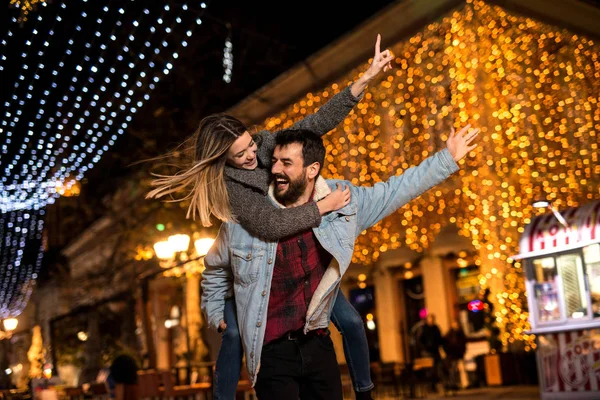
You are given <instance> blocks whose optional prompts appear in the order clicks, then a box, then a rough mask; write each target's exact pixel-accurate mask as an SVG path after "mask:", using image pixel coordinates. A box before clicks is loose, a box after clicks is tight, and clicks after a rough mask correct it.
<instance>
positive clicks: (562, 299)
mask: <svg viewBox="0 0 600 400" xmlns="http://www.w3.org/2000/svg"><path fill="white" fill-rule="evenodd" d="M561 214H562V216H563V217H564V219H565V221H566V224H562V223H561V222H560V221H559V220H558V219H557V218H556V216H555V215H554V214H551V213H548V214H545V215H541V216H539V217H536V218H534V219H533V220H532V221H531V223H530V224H529V225H527V226H526V227H525V230H524V233H523V236H522V237H521V240H520V250H521V253H520V254H519V255H517V256H515V257H513V258H516V259H520V260H521V261H522V265H523V267H524V271H525V276H526V289H527V295H528V296H527V301H528V306H529V322H530V324H531V333H533V334H536V336H537V344H538V351H537V360H538V367H539V368H538V374H539V378H540V385H541V398H542V399H544V400H548V399H600V201H595V202H592V203H588V204H585V205H582V206H581V207H578V208H570V209H567V210H564V211H562V213H561Z"/></svg>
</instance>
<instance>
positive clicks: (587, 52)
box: [265, 1, 600, 349]
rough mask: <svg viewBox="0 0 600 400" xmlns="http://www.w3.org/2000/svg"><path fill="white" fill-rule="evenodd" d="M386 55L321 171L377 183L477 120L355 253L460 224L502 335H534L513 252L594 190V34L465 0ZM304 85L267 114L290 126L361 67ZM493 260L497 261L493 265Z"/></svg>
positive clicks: (422, 241)
mask: <svg viewBox="0 0 600 400" xmlns="http://www.w3.org/2000/svg"><path fill="white" fill-rule="evenodd" d="M391 50H392V51H393V52H394V54H396V55H397V58H396V60H395V65H394V69H393V70H392V72H391V73H388V74H384V77H382V78H380V80H379V81H378V82H372V83H371V84H370V85H369V88H368V89H367V92H366V94H365V96H364V99H363V100H362V102H361V103H360V104H359V105H358V106H357V108H356V109H355V110H354V112H353V113H352V114H351V115H350V116H348V117H347V118H346V120H345V121H344V122H343V124H342V125H341V126H339V127H338V128H337V129H336V130H334V131H333V132H332V133H330V134H328V135H327V136H325V145H326V147H327V161H326V165H325V168H324V171H323V174H324V175H325V176H326V177H328V178H341V179H348V180H350V181H351V182H352V183H354V184H357V185H372V184H374V183H375V182H379V181H382V180H386V179H388V178H389V177H390V176H391V175H394V174H399V173H402V172H404V171H406V170H407V169H408V168H409V167H411V166H414V165H417V164H419V163H420V162H421V161H423V160H424V159H425V158H427V157H429V156H430V155H432V154H434V153H435V152H437V151H438V150H440V149H442V148H443V146H444V142H445V140H446V139H447V135H448V132H449V131H450V128H451V127H455V128H456V129H458V128H461V127H463V126H465V125H466V124H467V123H471V124H472V125H473V126H474V127H479V128H480V129H481V133H480V134H479V138H478V142H479V149H477V150H476V151H474V153H473V154H472V156H471V157H468V158H467V159H466V160H464V161H462V162H461V170H460V171H459V172H458V173H456V174H455V175H454V176H452V177H451V178H450V179H448V180H447V181H446V182H444V183H443V184H442V185H439V186H438V187H436V188H434V189H432V190H430V191H428V192H427V193H425V194H423V195H422V196H421V197H420V198H418V199H416V200H414V201H412V202H411V203H410V204H408V205H407V206H405V207H403V208H402V209H400V210H399V211H398V212H397V213H394V214H393V215H391V216H390V217H388V218H386V219H385V220H384V221H382V222H381V223H379V224H377V225H376V226H374V227H373V228H371V229H368V230H367V231H365V232H363V233H362V235H361V236H360V237H359V239H358V241H357V244H356V248H355V253H354V257H353V261H354V262H355V263H360V264H370V263H372V262H374V261H376V260H377V259H378V258H379V256H380V255H381V253H383V252H386V251H388V250H390V249H396V248H398V247H400V246H402V245H403V244H404V245H406V246H408V247H409V248H411V249H413V250H415V251H419V252H421V251H423V250H424V249H426V248H427V247H428V246H429V245H430V244H431V243H432V241H433V240H434V238H435V236H436V234H437V233H438V232H439V231H440V229H441V228H442V227H444V226H446V225H448V224H454V225H456V226H458V228H459V229H460V233H461V234H462V235H464V236H466V237H468V238H470V240H471V242H472V244H473V246H474V248H475V249H476V250H477V251H478V252H479V256H480V260H481V263H480V268H481V275H480V276H479V280H480V283H481V284H482V288H486V287H490V289H491V290H492V293H493V294H494V295H495V300H496V304H497V306H496V308H495V314H496V315H495V316H496V320H497V321H498V323H499V325H500V326H501V328H503V329H504V332H503V335H502V341H503V342H504V343H505V344H507V343H512V342H514V341H515V340H522V341H525V342H526V347H525V348H526V349H530V348H535V343H534V342H533V336H530V335H527V334H526V333H525V332H526V331H527V330H528V329H529V324H528V322H527V318H528V315H527V312H526V310H525V307H526V305H527V301H526V299H525V287H524V280H523V273H522V270H521V264H520V263H519V262H511V260H508V257H509V256H510V255H513V254H517V253H518V239H519V236H520V234H521V233H522V232H523V227H524V225H526V224H527V223H528V222H529V221H530V219H531V218H532V217H533V216H534V215H537V213H539V212H543V210H537V209H534V208H533V207H532V204H533V202H534V201H535V200H539V199H548V200H549V201H551V202H552V203H553V204H554V205H555V207H556V208H558V209H560V208H564V207H567V206H578V205H580V204H582V203H585V202H587V201H590V200H591V199H594V198H599V197H600V191H599V187H600V162H599V156H598V155H599V152H598V142H599V140H598V135H597V132H598V130H599V129H600V108H599V107H598V102H599V100H600V60H599V57H598V55H599V54H600V47H599V46H598V45H596V44H595V43H594V42H593V41H592V40H589V39H587V38H585V37H582V36H579V35H576V34H573V33H571V32H569V31H567V30H564V29H558V28H555V27H552V26H550V25H547V24H544V23H541V22H537V21H535V20H533V19H530V18H526V17H522V16H515V15H511V14H509V13H507V12H505V11H504V10H503V9H502V8H500V7H497V6H490V5H488V4H486V3H484V2H482V1H469V2H467V3H466V4H465V6H464V8H462V9H460V10H457V11H455V12H453V13H451V14H449V15H448V16H446V17H445V18H443V19H441V20H440V21H438V22H435V23H432V24H430V25H428V26H427V27H425V29H424V30H422V31H421V32H420V33H418V34H416V35H414V36H413V37H411V38H410V39H408V40H405V41H403V42H400V43H397V44H395V45H393V46H391ZM366 68H367V64H364V65H361V66H360V67H359V68H357V69H355V70H353V71H351V72H349V73H348V74H347V75H346V76H345V77H343V78H342V79H340V80H338V81H337V82H334V83H332V84H330V85H329V86H328V87H326V88H325V89H324V90H322V91H319V92H313V93H308V94H307V95H306V96H305V97H304V98H303V99H301V100H300V101H299V102H297V103H295V104H293V105H292V106H290V107H289V108H287V109H286V110H284V111H283V112H282V113H281V114H280V115H278V116H276V117H274V118H270V119H268V120H267V121H266V124H265V125H266V128H267V129H269V130H277V129H281V128H284V127H288V126H290V125H291V124H292V123H293V122H295V121H297V120H299V119H301V118H303V117H304V116H306V115H307V114H309V113H312V112H314V111H315V109H316V108H318V107H320V106H322V105H323V104H324V103H325V102H326V101H327V100H328V99H330V98H331V96H333V95H334V94H335V93H337V92H339V91H340V90H341V89H343V88H344V87H346V86H347V85H348V84H349V83H350V81H351V80H353V79H355V78H356V76H357V75H358V74H359V73H361V72H363V71H365V70H366ZM492 271H494V272H492Z"/></svg>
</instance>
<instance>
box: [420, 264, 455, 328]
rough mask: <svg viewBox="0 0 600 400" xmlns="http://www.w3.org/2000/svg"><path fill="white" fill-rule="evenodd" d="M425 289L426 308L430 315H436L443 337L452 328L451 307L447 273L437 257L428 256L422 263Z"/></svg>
mask: <svg viewBox="0 0 600 400" xmlns="http://www.w3.org/2000/svg"><path fill="white" fill-rule="evenodd" d="M420 268H421V275H422V277H423V287H424V289H425V307H426V308H427V312H428V313H429V314H435V317H436V322H437V324H438V325H439V327H440V330H441V331H442V335H444V334H445V333H446V332H448V329H449V328H450V319H451V315H450V305H449V304H448V299H449V296H448V293H447V285H446V282H445V280H446V271H445V270H444V267H443V264H442V260H441V258H440V257H437V256H428V257H425V258H423V259H422V260H421V262H420Z"/></svg>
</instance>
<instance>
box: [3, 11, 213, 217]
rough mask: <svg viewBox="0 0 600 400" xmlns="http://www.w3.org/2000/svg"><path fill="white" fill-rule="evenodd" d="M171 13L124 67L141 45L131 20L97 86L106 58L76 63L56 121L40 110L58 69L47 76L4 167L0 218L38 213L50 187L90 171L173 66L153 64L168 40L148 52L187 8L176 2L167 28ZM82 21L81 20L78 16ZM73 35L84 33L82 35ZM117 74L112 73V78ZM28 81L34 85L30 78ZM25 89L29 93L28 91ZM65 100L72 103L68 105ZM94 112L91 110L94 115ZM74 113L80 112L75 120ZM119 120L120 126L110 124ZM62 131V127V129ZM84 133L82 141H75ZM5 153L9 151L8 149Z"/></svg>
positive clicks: (168, 61) (172, 29)
mask: <svg viewBox="0 0 600 400" xmlns="http://www.w3.org/2000/svg"><path fill="white" fill-rule="evenodd" d="M132 1H133V0H132ZM200 6H201V8H202V9H204V8H206V3H201V4H200ZM170 9H171V7H170V6H168V5H167V6H164V7H163V8H162V11H161V16H160V17H159V18H157V19H156V22H155V23H154V24H153V25H152V26H150V28H149V31H150V33H148V35H147V36H146V38H145V41H144V43H143V49H142V50H140V51H138V52H137V53H136V55H135V56H133V57H132V58H133V59H132V60H128V61H127V62H126V61H125V59H126V58H127V57H128V56H129V55H128V53H130V54H131V53H133V52H134V51H135V50H134V48H135V47H136V46H134V42H136V43H140V39H138V40H136V37H137V34H136V29H137V28H138V27H140V26H141V22H142V21H139V20H134V21H133V22H132V27H131V30H130V34H129V35H128V36H127V38H128V39H127V41H126V43H125V45H123V46H122V49H121V52H120V54H118V56H117V61H115V62H114V64H113V65H112V66H111V67H110V68H108V70H107V71H108V73H107V75H106V76H104V81H100V80H97V79H94V76H95V75H96V74H97V73H98V74H99V73H100V69H101V67H102V68H107V64H106V63H105V61H106V60H105V59H104V58H103V57H102V56H100V57H99V58H98V60H97V61H96V63H93V62H91V61H90V60H89V59H85V61H84V62H80V63H78V64H77V67H76V72H75V73H74V74H73V75H74V76H73V78H72V82H71V85H70V86H69V88H68V91H67V93H66V94H65V95H64V96H63V97H62V99H60V101H58V106H57V108H56V115H55V116H54V117H49V115H50V114H48V113H47V112H46V111H47V100H48V98H49V96H50V93H51V92H52V90H53V89H56V90H58V89H57V86H58V85H56V79H57V75H58V72H55V71H57V70H58V69H59V68H57V70H54V71H53V76H52V78H53V79H52V82H51V87H50V88H49V90H46V91H44V94H43V95H42V98H41V99H40V102H39V108H38V112H37V114H36V117H35V118H34V119H33V120H32V121H31V122H30V125H29V128H28V129H27V133H28V134H27V136H26V137H25V138H24V143H23V144H22V146H21V148H20V149H19V153H20V154H15V156H14V158H13V160H12V162H11V163H10V164H9V165H8V166H5V168H4V174H3V176H2V183H0V189H1V194H0V208H1V210H2V211H3V212H9V211H14V210H22V209H33V208H36V207H37V208H40V207H44V206H45V204H47V203H51V202H53V201H54V198H55V197H58V194H57V193H56V186H58V185H60V186H61V187H65V188H67V189H68V188H70V187H71V185H73V184H74V183H75V179H77V180H79V179H81V178H82V177H83V176H84V174H85V172H87V171H88V170H89V169H90V168H92V167H93V166H94V165H95V164H96V163H97V162H98V161H99V160H100V159H101V157H102V155H103V154H104V153H105V152H106V151H107V150H108V149H109V148H110V146H112V145H113V144H114V143H115V141H116V140H117V138H118V137H119V136H120V135H122V134H123V133H124V132H125V129H126V128H127V127H128V125H129V123H130V122H131V121H132V116H133V114H135V112H137V110H138V109H139V108H140V107H142V106H143V104H144V103H145V102H146V101H147V100H148V99H149V98H150V95H149V92H150V91H152V90H153V89H154V87H155V86H156V83H158V82H159V81H160V79H161V76H163V75H167V74H168V73H169V72H170V71H171V69H172V68H173V62H174V60H175V59H177V58H178V53H177V51H173V52H172V53H170V57H168V56H167V57H164V58H163V59H162V60H161V61H160V62H157V61H156V60H157V59H158V56H159V55H161V54H164V53H165V50H166V49H167V48H169V47H170V46H171V45H170V44H169V43H168V42H167V40H165V39H160V38H159V41H160V43H159V44H158V45H155V46H153V45H152V43H151V40H150V39H149V38H152V37H153V36H157V35H158V34H159V32H162V31H163V29H161V28H164V33H162V34H164V35H165V37H166V36H167V35H169V34H170V33H173V32H175V31H177V30H178V26H180V25H181V24H182V23H183V18H182V17H184V16H185V14H189V12H188V10H189V7H188V6H187V4H183V5H182V6H181V11H180V13H179V15H178V16H177V17H176V18H175V20H174V22H173V23H172V24H171V25H170V26H167V24H166V23H165V21H166V20H167V19H171V18H172V17H169V14H170V13H169V11H170ZM105 12H106V9H105ZM118 13H119V14H121V15H124V14H125V10H124V9H119V10H118ZM144 14H145V15H149V14H151V11H149V10H148V9H145V10H144ZM82 16H84V15H83V14H82ZM194 20H195V24H194V25H199V24H201V20H200V19H199V18H197V17H194ZM99 21H100V19H98V20H97V22H98V24H99V23H100V22H99ZM119 32H120V33H121V35H123V34H122V32H123V28H120V30H119ZM192 32H193V28H192V29H188V30H187V31H185V33H184V37H185V39H184V40H182V41H181V43H180V44H179V47H186V46H187V41H186V40H189V37H191V36H192ZM80 34H81V35H83V33H80ZM155 34H156V35H155ZM94 36H95V37H98V38H100V37H101V36H102V33H100V31H99V30H98V31H96V33H95V35H94ZM123 36H124V35H123ZM114 38H115V35H114V33H113V34H111V40H112V41H115V39H114ZM71 40H72V39H71ZM71 45H72V42H69V46H71ZM103 46H104V48H102V47H101V49H102V51H103V52H104V51H105V50H106V49H107V47H108V46H106V45H105V44H104V45H103ZM86 47H87V48H88V50H90V51H91V49H92V48H93V46H92V45H90V44H89V42H88V43H87V44H86ZM86 57H87V55H86ZM163 60H164V61H163ZM61 64H62V65H61ZM61 64H59V67H62V66H63V65H64V64H65V63H64V62H61ZM157 69H161V70H162V72H161V73H158V74H157V73H155V72H154V71H155V70H157ZM84 71H91V72H90V76H89V78H88V82H86V83H84V82H83V81H82V82H81V83H79V84H78V79H79V78H78V77H79V75H80V74H81V73H83V72H84ZM117 71H119V72H118V73H117ZM117 74H118V76H120V77H121V78H122V80H121V82H120V83H119V84H118V85H117V86H116V90H115V91H114V93H113V95H112V96H110V97H109V100H107V101H106V102H104V100H102V98H103V97H104V98H105V96H104V93H106V92H108V90H109V86H110V85H111V84H112V85H113V87H114V83H116V81H114V79H113V76H114V75H117ZM134 78H136V79H134ZM38 79H39V78H38ZM34 80H36V79H35V78H34ZM95 81H96V82H98V83H97V84H100V85H101V86H100V87H99V88H97V89H96V90H95V89H94V87H93V86H92V84H93V83H94V82H95ZM76 88H79V95H77V96H76V97H74V94H75V90H76ZM31 91H32V90H28V93H29V92H31ZM142 91H144V92H145V93H144V94H143V98H139V99H138V100H137V101H136V100H135V99H136V97H139V96H136V95H137V94H138V93H140V92H142ZM88 96H89V97H90V98H89V101H87V100H86V101H84V98H85V97H88ZM71 99H73V101H74V102H72V103H70V102H69V100H71ZM67 103H69V104H70V105H71V107H70V110H71V111H69V112H67V113H66V114H64V112H65V111H64V110H65V107H64V106H65V105H66V104H67ZM95 110H98V114H97V115H96V114H95ZM77 114H79V118H78V119H77ZM118 120H119V121H120V122H117V121H118ZM44 121H45V125H43V127H42V126H40V128H42V129H39V128H36V126H37V125H36V124H43V123H44ZM71 121H72V122H71ZM16 122H18V120H17V121H16ZM16 122H15V125H16ZM67 126H69V128H68V129H69V130H68V131H67V128H66V127H67ZM15 129H16V128H15ZM67 132H70V133H67ZM84 132H85V135H84V136H82V133H84ZM108 133H112V135H111V136H110V137H109V136H108ZM36 135H37V136H36ZM32 139H33V140H35V142H33V141H32ZM103 143H104V144H103ZM28 148H30V150H29V152H27V149H28ZM3 150H4V149H3ZM6 151H8V146H7V149H6ZM6 151H5V152H6ZM26 153H27V156H28V157H27V159H26V160H25V159H23V156H25V154H26ZM9 166H10V168H9ZM18 167H20V168H18ZM9 182H10V184H9Z"/></svg>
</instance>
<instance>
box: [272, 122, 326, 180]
mask: <svg viewBox="0 0 600 400" xmlns="http://www.w3.org/2000/svg"><path fill="white" fill-rule="evenodd" d="M293 143H298V144H301V145H302V158H304V163H303V166H304V167H308V166H309V165H310V164H312V163H315V162H318V163H319V165H320V166H321V168H323V164H324V163H325V146H324V145H323V140H322V139H321V137H320V136H319V135H317V134H316V133H314V132H311V131H308V130H306V129H284V130H282V131H280V132H278V133H277V137H276V138H275V145H277V146H281V147H284V146H287V145H290V144H293ZM319 171H320V170H319Z"/></svg>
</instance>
